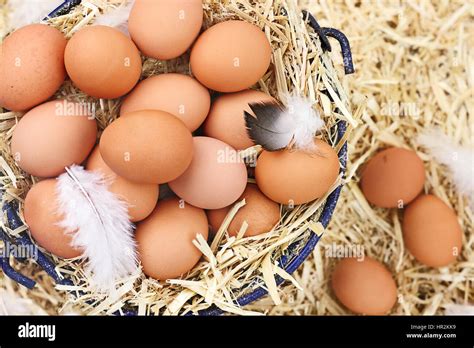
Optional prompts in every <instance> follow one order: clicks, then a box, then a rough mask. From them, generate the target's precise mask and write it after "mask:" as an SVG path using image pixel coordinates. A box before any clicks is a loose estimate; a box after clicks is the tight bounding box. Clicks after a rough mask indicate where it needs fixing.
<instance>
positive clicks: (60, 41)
mask: <svg viewBox="0 0 474 348" xmlns="http://www.w3.org/2000/svg"><path fill="white" fill-rule="evenodd" d="M65 47H66V38H65V37H64V35H63V34H62V33H61V32H60V31H59V30H57V29H55V28H53V27H50V26H48V25H45V24H32V25H27V26H26V27H23V28H20V29H18V30H17V31H15V32H13V33H12V34H11V35H10V36H8V37H7V38H6V39H5V41H3V44H1V45H0V107H4V108H6V109H9V110H12V111H25V110H29V109H31V108H32V107H34V106H36V105H38V104H40V103H42V102H44V101H46V100H48V99H49V98H50V97H52V96H53V94H54V93H55V92H56V91H57V90H58V89H59V87H60V86H61V84H62V83H63V82H64V78H65V77H66V69H65V68H64V49H65Z"/></svg>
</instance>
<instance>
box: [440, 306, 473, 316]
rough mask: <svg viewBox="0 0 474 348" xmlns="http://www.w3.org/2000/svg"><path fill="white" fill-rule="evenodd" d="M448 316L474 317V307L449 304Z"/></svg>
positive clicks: (447, 307)
mask: <svg viewBox="0 0 474 348" xmlns="http://www.w3.org/2000/svg"><path fill="white" fill-rule="evenodd" d="M445 314H446V315H474V306H472V305H460V304H449V305H447V306H446V311H445Z"/></svg>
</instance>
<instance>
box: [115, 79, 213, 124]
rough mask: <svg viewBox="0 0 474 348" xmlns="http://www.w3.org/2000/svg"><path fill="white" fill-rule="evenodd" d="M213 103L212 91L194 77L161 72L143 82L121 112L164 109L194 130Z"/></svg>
mask: <svg viewBox="0 0 474 348" xmlns="http://www.w3.org/2000/svg"><path fill="white" fill-rule="evenodd" d="M210 106H211V96H210V95H209V91H208V90H207V89H206V88H205V87H204V86H202V85H201V84H200V83H199V82H198V81H196V80H195V79H193V78H192V77H190V76H187V75H181V74H161V75H156V76H152V77H149V78H147V79H145V80H143V81H141V82H140V83H139V84H138V85H137V86H136V87H135V89H134V90H133V91H132V92H131V93H130V94H129V95H128V96H127V97H126V98H125V100H124V102H123V104H122V108H121V109H120V114H121V115H126V114H127V113H130V112H133V111H139V110H162V111H166V112H168V113H170V114H172V115H174V116H176V117H178V118H179V119H181V120H182V121H183V122H184V123H185V124H186V127H188V129H189V130H190V131H191V132H194V131H195V130H196V129H197V128H198V127H199V126H200V125H201V123H202V122H203V121H204V119H205V118H206V116H207V114H208V113H209V108H210Z"/></svg>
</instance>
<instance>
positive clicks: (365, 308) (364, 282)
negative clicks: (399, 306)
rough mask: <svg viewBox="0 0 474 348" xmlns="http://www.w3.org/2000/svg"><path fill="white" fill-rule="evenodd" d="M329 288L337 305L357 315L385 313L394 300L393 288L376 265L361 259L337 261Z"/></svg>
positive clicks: (393, 283)
mask: <svg viewBox="0 0 474 348" xmlns="http://www.w3.org/2000/svg"><path fill="white" fill-rule="evenodd" d="M331 285H332V289H333V291H334V293H335V295H336V297H337V298H338V300H339V301H341V303H342V304H343V305H344V306H346V307H347V308H349V309H350V310H351V311H353V312H355V313H358V314H367V315H384V314H387V313H388V312H389V311H390V310H391V309H392V307H393V306H394V305H395V303H396V301H397V285H396V284H395V281H394V280H393V278H392V275H391V274H390V272H389V271H388V270H387V268H385V266H384V265H383V264H381V263H380V262H378V261H376V260H374V259H372V258H370V257H367V256H366V257H365V258H364V260H363V261H358V259H356V258H346V259H343V260H341V261H340V262H339V263H338V264H337V265H336V268H335V269H334V272H333V274H332V280H331Z"/></svg>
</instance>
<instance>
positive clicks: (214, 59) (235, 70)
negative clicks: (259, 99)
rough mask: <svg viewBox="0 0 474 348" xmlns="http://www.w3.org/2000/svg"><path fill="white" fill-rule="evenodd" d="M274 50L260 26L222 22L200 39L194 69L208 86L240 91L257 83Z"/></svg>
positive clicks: (195, 47) (192, 63) (193, 57)
mask: <svg viewBox="0 0 474 348" xmlns="http://www.w3.org/2000/svg"><path fill="white" fill-rule="evenodd" d="M271 55H272V50H271V47H270V43H269V42H268V39H267V37H266V36H265V34H264V33H263V32H262V30H260V28H259V27H257V26H255V25H253V24H250V23H248V22H244V21H238V20H231V21H225V22H221V23H218V24H216V25H213V26H212V27H210V28H209V29H207V30H206V31H205V32H204V33H202V34H201V36H199V38H198V39H197V41H196V43H195V44H194V46H193V49H192V50H191V58H190V64H191V70H192V73H193V75H194V76H195V77H196V78H197V79H198V80H199V82H201V83H202V84H203V85H204V86H206V87H208V88H210V89H213V90H215V91H219V92H225V93H229V92H238V91H242V90H244V89H247V88H249V87H251V86H252V85H254V84H255V83H257V81H258V80H259V79H260V78H262V76H263V75H264V74H265V73H266V71H267V70H268V67H269V66H270V60H271Z"/></svg>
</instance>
